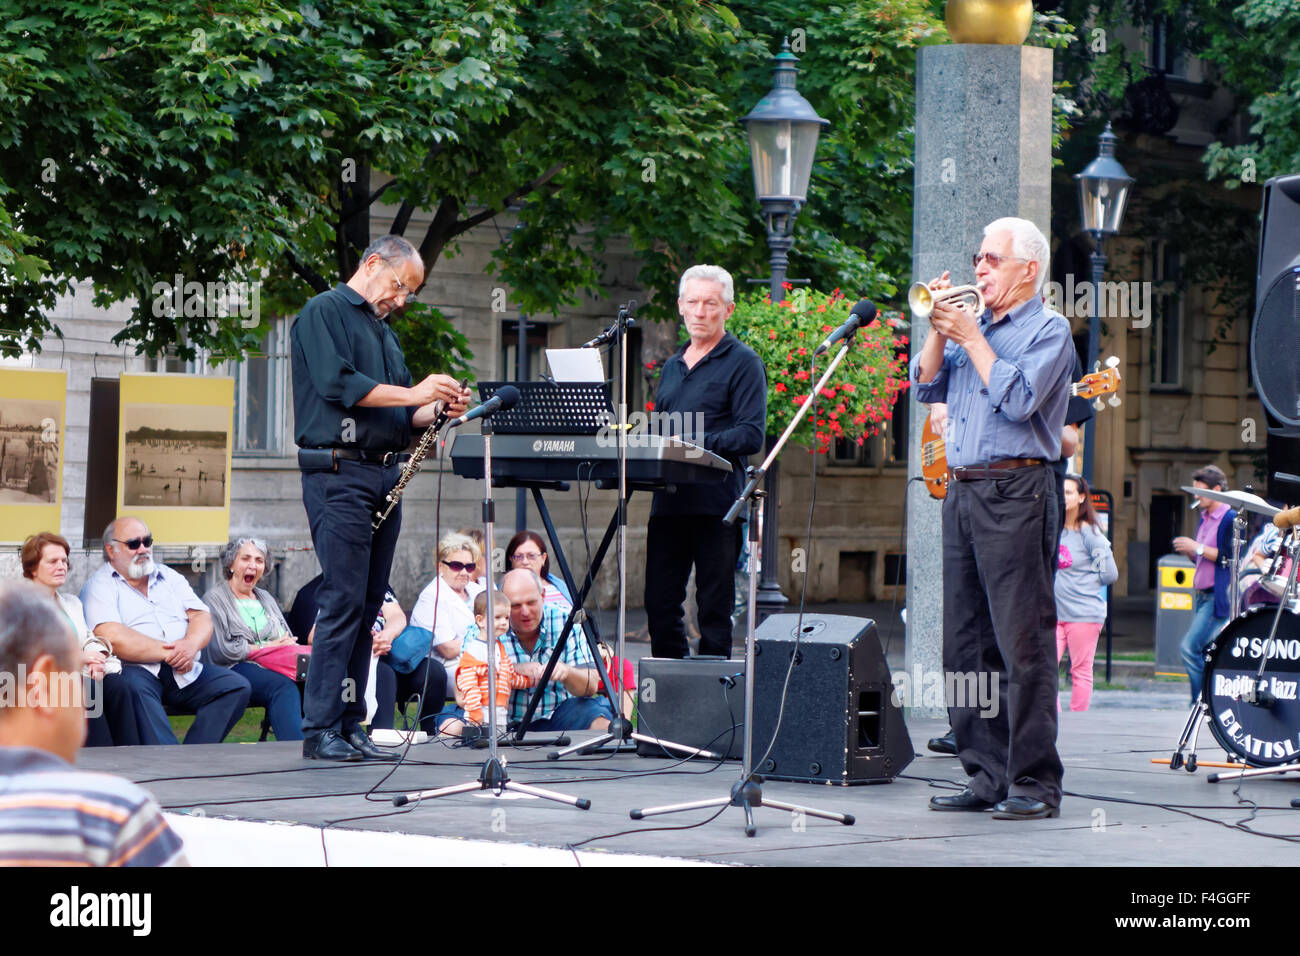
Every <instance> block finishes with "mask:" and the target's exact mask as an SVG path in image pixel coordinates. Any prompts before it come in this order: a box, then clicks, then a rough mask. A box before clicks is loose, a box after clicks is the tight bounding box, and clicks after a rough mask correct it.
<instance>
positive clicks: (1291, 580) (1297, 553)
mask: <svg viewBox="0 0 1300 956" xmlns="http://www.w3.org/2000/svg"><path fill="white" fill-rule="evenodd" d="M1288 538H1289V543H1288V542H1284V543H1283V547H1285V548H1286V550H1288V551H1289V552H1290V553H1291V573H1290V574H1289V575H1288V576H1287V581H1286V587H1285V588H1283V589H1282V602H1281V603H1280V604H1279V605H1278V606H1277V611H1276V612H1274V615H1273V627H1272V628H1271V629H1270V630H1269V632H1268V637H1267V638H1266V639H1265V642H1264V646H1265V647H1267V646H1268V642H1269V641H1272V640H1275V639H1276V638H1277V627H1278V624H1279V623H1280V622H1281V620H1282V615H1283V614H1285V613H1291V612H1290V611H1289V610H1288V608H1287V605H1288V604H1289V603H1290V600H1291V597H1292V596H1293V595H1294V594H1295V590H1296V571H1297V570H1300V563H1298V562H1297V561H1296V558H1297V557H1300V534H1297V533H1296V532H1295V531H1294V530H1293V531H1291V532H1290V533H1289V534H1288ZM1267 663H1268V657H1267V656H1266V655H1264V654H1261V655H1260V661H1259V671H1258V672H1257V673H1256V674H1255V685H1254V687H1258V686H1259V681H1260V680H1261V679H1262V678H1263V676H1264V667H1265V665H1266V664H1267ZM1254 687H1253V688H1252V689H1251V690H1250V691H1249V692H1248V693H1249V696H1246V695H1244V694H1243V695H1242V699H1243V700H1245V701H1247V702H1248V703H1251V704H1256V705H1259V706H1269V705H1270V704H1271V703H1272V700H1271V697H1272V695H1271V694H1269V692H1268V691H1265V692H1264V693H1263V694H1260V695H1257V694H1256V693H1255V690H1254ZM1265 695H1267V696H1265ZM1261 698H1262V699H1261ZM1292 771H1300V756H1298V757H1297V758H1296V760H1293V761H1291V762H1290V763H1286V764H1282V765H1281V766H1277V767H1252V768H1249V769H1243V770H1230V771H1227V772H1225V773H1212V774H1210V775H1209V776H1208V777H1206V781H1207V782H1208V783H1219V782H1220V781H1227V780H1245V779H1247V778H1249V777H1267V776H1271V775H1273V774H1283V773H1290V772H1292ZM1292 806H1296V804H1295V803H1294V802H1293V803H1292Z"/></svg>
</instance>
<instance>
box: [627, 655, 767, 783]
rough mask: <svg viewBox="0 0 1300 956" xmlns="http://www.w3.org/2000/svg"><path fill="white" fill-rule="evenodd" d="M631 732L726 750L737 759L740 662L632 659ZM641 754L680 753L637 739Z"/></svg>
mask: <svg viewBox="0 0 1300 956" xmlns="http://www.w3.org/2000/svg"><path fill="white" fill-rule="evenodd" d="M636 729H637V732H638V733H641V734H645V735H647V736H650V737H654V738H655V739H657V740H662V741H667V742H670V743H674V744H681V745H683V746H686V747H694V748H696V749H697V750H710V751H712V752H713V753H718V754H720V753H723V752H724V751H725V752H726V755H727V757H729V758H730V759H732V760H739V759H740V755H741V752H742V751H743V749H744V742H745V738H744V734H745V662H744V661H731V660H726V659H725V658H721V657H688V658H686V659H685V660H680V661H679V660H673V659H671V658H666V657H643V658H641V660H640V661H639V662H638V663H637V728H636ZM636 752H637V754H638V755H639V756H642V757H675V758H680V757H682V756H683V754H682V752H681V751H678V750H671V749H668V748H665V747H662V746H660V745H659V744H656V743H653V742H650V741H645V740H638V741H637V743H636Z"/></svg>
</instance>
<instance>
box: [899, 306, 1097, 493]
mask: <svg viewBox="0 0 1300 956" xmlns="http://www.w3.org/2000/svg"><path fill="white" fill-rule="evenodd" d="M992 317H993V310H992V309H985V310H984V314H983V315H981V316H980V318H979V329H980V332H981V333H982V334H983V336H984V338H985V339H986V340H987V341H988V343H989V346H990V347H991V348H992V349H993V351H994V352H995V353H997V360H996V361H995V362H994V363H993V369H992V371H991V372H990V373H989V383H988V385H985V384H984V381H983V379H981V378H980V375H979V372H977V371H976V370H975V364H974V363H973V362H972V361H971V360H970V356H969V355H967V354H966V350H965V349H964V348H962V347H961V346H960V345H957V344H955V343H953V342H948V343H947V344H946V345H945V346H944V350H943V364H942V365H941V366H940V367H939V371H938V372H937V373H936V374H935V376H934V378H933V379H931V380H930V381H929V382H921V381H919V380H918V378H917V373H918V368H919V366H920V362H921V354H920V352H918V353H917V354H916V356H915V357H913V359H912V369H911V374H912V382H913V385H914V389H915V392H914V394H915V395H916V400H917V401H918V402H925V403H926V404H933V403H935V402H947V404H948V427H947V429H946V434H945V435H944V439H945V447H946V450H947V459H948V465H949V467H952V468H956V467H960V466H962V465H978V464H981V463H983V462H990V461H998V460H1000V459H1003V458H1041V459H1043V460H1044V461H1049V462H1051V461H1056V459H1058V458H1060V457H1061V430H1062V429H1063V428H1064V427H1065V409H1066V405H1067V404H1068V403H1069V400H1070V371H1071V369H1072V368H1073V366H1074V343H1073V342H1072V341H1071V339H1070V324H1069V322H1067V321H1066V320H1065V318H1064V317H1063V316H1061V315H1058V314H1056V313H1055V312H1048V311H1047V310H1046V309H1044V308H1043V303H1042V301H1041V300H1040V299H1039V298H1038V296H1034V297H1033V298H1031V299H1030V300H1029V301H1028V302H1025V303H1023V304H1021V305H1018V306H1016V307H1015V308H1014V309H1012V310H1011V311H1010V312H1008V313H1007V314H1006V315H1005V316H1004V317H1003V319H1002V321H1000V322H993V321H991V320H992Z"/></svg>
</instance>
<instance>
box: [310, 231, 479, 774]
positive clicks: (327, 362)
mask: <svg viewBox="0 0 1300 956" xmlns="http://www.w3.org/2000/svg"><path fill="white" fill-rule="evenodd" d="M423 282H424V263H423V262H422V261H421V259H420V254H419V252H417V251H416V249H415V247H414V246H412V245H411V244H410V243H409V242H407V241H406V240H405V239H403V238H402V237H400V236H383V237H381V238H379V239H377V240H376V241H375V242H373V243H371V244H370V246H369V247H368V248H367V249H366V250H365V252H364V253H362V255H361V264H360V265H359V266H358V267H357V270H356V272H355V273H354V274H353V275H352V278H350V279H349V280H348V281H347V282H346V283H340V284H339V285H337V286H335V287H334V288H333V289H330V290H329V291H327V292H322V293H321V294H320V295H317V296H316V297H314V298H313V299H312V300H311V301H309V302H308V303H307V304H306V305H305V306H303V309H302V312H301V313H299V315H298V317H297V318H296V319H295V320H294V322H293V325H292V326H291V327H290V330H289V338H290V340H291V343H292V356H293V412H294V428H295V439H296V441H297V443H298V449H299V450H298V466H299V468H300V469H301V470H302V500H303V505H304V507H305V508H306V509H307V520H308V523H309V524H310V525H311V539H312V544H313V545H314V546H315V548H316V557H317V558H318V559H319V561H320V564H321V572H322V574H323V576H324V579H323V581H322V583H321V587H320V591H319V593H318V595H317V602H318V605H319V608H320V613H319V616H318V617H317V619H316V637H315V640H314V642H313V647H312V660H311V669H310V670H309V671H308V674H307V687H306V691H305V692H304V694H303V721H302V729H303V735H304V739H303V747H302V752H303V756H304V757H308V758H315V759H318V760H361V759H370V760H382V759H386V757H387V755H386V754H385V753H384V752H383V751H381V750H379V749H378V748H376V747H375V745H374V744H373V743H371V741H370V738H369V737H368V736H366V733H365V731H364V730H362V728H361V723H362V721H363V720H364V719H365V716H366V714H365V710H366V705H365V691H366V682H367V679H368V677H369V674H370V656H371V654H370V650H371V646H370V623H371V622H372V621H374V619H375V616H376V614H378V612H379V606H380V604H381V603H382V602H383V599H384V591H385V590H386V589H387V587H388V573H389V570H390V569H391V565H392V562H393V551H394V549H395V548H396V546H397V534H398V531H399V530H400V529H401V524H402V517H401V509H400V507H398V508H396V509H394V511H393V513H392V514H391V515H389V517H388V519H387V520H386V521H384V522H383V524H381V525H380V526H379V528H378V530H375V531H372V528H371V520H372V518H373V517H374V515H375V513H376V512H379V511H383V510H384V508H385V501H384V497H385V495H387V494H388V492H389V491H390V490H391V489H392V488H393V486H394V485H396V484H397V479H398V477H399V476H400V475H401V472H402V465H403V464H404V463H405V461H406V459H407V458H408V457H409V456H407V455H406V454H405V451H406V448H407V447H408V446H409V445H410V443H411V435H412V429H413V428H423V427H425V426H427V425H429V424H431V423H432V422H433V420H434V418H435V417H436V416H437V413H438V410H439V406H438V403H440V402H445V403H447V405H448V406H449V410H450V412H451V413H452V414H455V415H459V414H460V413H461V412H463V411H464V409H465V404H466V402H467V400H468V398H469V393H468V391H463V390H462V389H461V387H460V385H459V383H458V382H457V381H456V380H455V379H454V378H452V377H451V376H449V375H428V376H426V377H425V378H424V379H423V380H422V381H420V382H419V383H418V384H416V383H413V382H412V379H411V373H410V371H409V370H408V369H407V367H406V360H405V359H404V357H403V355H402V347H401V344H400V343H399V342H398V340H397V336H396V335H395V334H394V333H393V330H392V329H390V328H389V327H388V324H387V323H386V322H385V321H384V320H385V319H386V318H387V317H388V316H389V315H390V314H391V313H392V312H393V311H394V310H396V309H400V308H402V307H403V306H405V305H406V303H407V302H408V301H409V300H410V299H411V298H412V297H413V296H414V295H415V290H417V289H419V288H420V286H421V285H422V284H423Z"/></svg>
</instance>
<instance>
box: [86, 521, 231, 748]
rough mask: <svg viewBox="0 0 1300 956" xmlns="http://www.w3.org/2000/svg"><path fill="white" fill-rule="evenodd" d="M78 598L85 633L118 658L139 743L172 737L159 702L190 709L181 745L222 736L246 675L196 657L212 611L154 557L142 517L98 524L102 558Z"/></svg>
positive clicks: (171, 741)
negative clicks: (106, 643)
mask: <svg viewBox="0 0 1300 956" xmlns="http://www.w3.org/2000/svg"><path fill="white" fill-rule="evenodd" d="M81 603H82V605H83V606H84V608H85V612H86V624H87V625H88V626H89V627H90V629H91V632H92V633H93V634H94V635H95V636H96V637H100V638H107V639H108V641H109V642H110V643H111V646H112V648H113V651H114V653H115V654H116V655H117V656H118V657H119V658H121V660H122V663H123V665H124V666H123V667H122V675H123V676H124V677H125V678H126V679H127V682H128V683H129V684H130V686H131V690H132V699H133V701H134V703H135V712H136V720H137V721H138V722H139V724H140V741H141V743H145V744H174V743H176V735H175V734H173V733H172V729H171V724H170V723H169V722H168V720H167V714H166V712H165V711H164V710H163V706H164V704H165V705H167V706H169V707H174V708H176V709H179V710H181V711H182V712H185V713H192V714H194V723H193V725H192V726H191V727H190V730H189V733H187V734H186V735H185V742H186V743H187V744H214V743H220V742H221V741H222V740H224V739H225V736H226V734H228V733H229V732H230V728H232V727H234V726H235V724H236V723H238V721H239V718H240V716H242V715H243V713H244V707H245V706H246V705H247V704H248V695H249V685H248V681H247V680H245V679H244V678H243V677H241V676H240V675H238V674H236V673H234V672H233V671H231V670H229V669H228V668H225V667H220V666H217V665H215V664H204V663H203V662H202V661H200V660H199V659H198V658H199V653H200V652H201V651H202V650H203V648H204V647H206V646H207V644H208V641H209V640H210V639H211V637H212V617H211V615H210V614H209V613H208V609H207V606H206V605H205V604H204V603H203V602H202V601H200V600H199V598H198V595H196V594H195V593H194V589H193V588H191V587H190V585H189V583H188V582H187V581H186V580H185V579H184V578H183V577H181V576H180V575H179V574H177V573H176V572H175V571H173V570H172V569H171V568H168V567H166V566H165V565H155V564H154V561H153V535H151V534H150V533H149V529H148V527H146V525H145V523H144V522H143V521H141V520H140V519H138V518H132V517H120V518H117V519H115V520H114V521H113V522H111V523H110V524H109V526H108V527H107V528H106V529H105V530H104V564H103V566H102V567H100V568H99V570H97V571H96V572H95V573H94V574H92V575H91V576H90V578H89V579H87V581H86V584H85V586H84V587H83V588H82V589H81Z"/></svg>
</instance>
